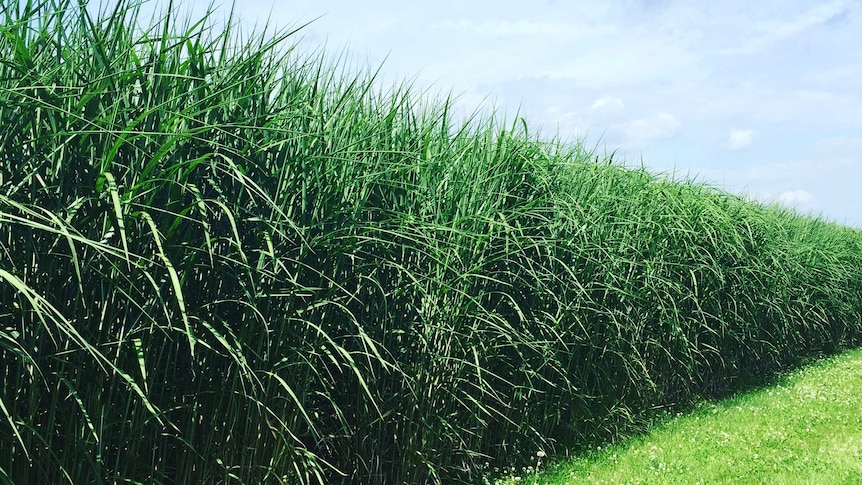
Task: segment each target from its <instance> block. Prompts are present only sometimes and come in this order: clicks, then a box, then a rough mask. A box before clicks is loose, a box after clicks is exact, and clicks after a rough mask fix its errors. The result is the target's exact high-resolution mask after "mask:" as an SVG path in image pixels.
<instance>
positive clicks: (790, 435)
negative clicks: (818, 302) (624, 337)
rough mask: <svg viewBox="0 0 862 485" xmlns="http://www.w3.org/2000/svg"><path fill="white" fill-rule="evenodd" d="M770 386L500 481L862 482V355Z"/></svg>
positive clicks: (785, 376)
mask: <svg viewBox="0 0 862 485" xmlns="http://www.w3.org/2000/svg"><path fill="white" fill-rule="evenodd" d="M763 381H764V379H760V382H763ZM768 381H769V384H768V385H766V386H761V385H759V383H757V382H751V388H749V390H748V392H741V393H737V394H735V395H734V396H733V397H731V398H729V399H726V400H723V401H714V400H707V401H703V402H701V403H700V404H698V405H697V406H696V407H694V408H693V410H692V411H691V412H690V413H687V414H684V415H683V414H676V415H673V416H667V417H666V418H664V419H663V420H660V421H657V422H656V424H655V425H654V426H653V429H652V431H650V432H648V433H646V434H644V435H641V436H637V437H634V438H631V439H629V440H626V441H625V442H623V443H620V444H617V445H613V446H609V447H604V448H602V447H597V448H595V449H593V450H591V451H588V452H585V453H584V454H583V455H582V456H581V457H579V458H575V459H573V460H571V461H563V462H560V463H557V464H554V465H552V466H550V467H549V468H547V470H545V471H544V472H542V473H539V474H532V475H523V476H520V480H517V479H515V478H514V476H517V475H514V476H510V478H508V479H506V480H501V482H502V483H513V482H515V481H518V482H520V483H532V484H537V485H539V484H542V485H552V484H576V483H591V484H619V483H625V484H631V485H635V484H643V485H647V484H693V483H728V484H749V483H773V484H814V483H818V484H820V483H829V484H856V483H862V414H860V413H859V409H862V349H856V350H852V351H848V352H845V353H843V354H841V355H838V356H834V357H831V358H827V359H825V360H824V361H822V362H817V363H815V364H812V365H808V366H805V367H802V368H798V369H796V370H793V371H791V372H788V373H785V374H782V375H780V376H776V377H774V378H772V379H768Z"/></svg>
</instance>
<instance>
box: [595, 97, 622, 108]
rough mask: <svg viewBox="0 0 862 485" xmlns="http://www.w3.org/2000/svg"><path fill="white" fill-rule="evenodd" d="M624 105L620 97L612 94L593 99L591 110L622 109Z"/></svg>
mask: <svg viewBox="0 0 862 485" xmlns="http://www.w3.org/2000/svg"><path fill="white" fill-rule="evenodd" d="M624 107H625V105H624V104H623V100H621V99H620V98H616V97H613V96H603V97H601V98H599V99H597V100H595V101H593V106H592V108H593V110H594V111H597V110H603V111H605V110H606V111H622V110H623V108H624Z"/></svg>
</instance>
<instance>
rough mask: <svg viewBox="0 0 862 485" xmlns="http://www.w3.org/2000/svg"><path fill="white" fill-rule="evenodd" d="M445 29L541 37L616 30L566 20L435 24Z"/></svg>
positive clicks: (609, 27)
mask: <svg viewBox="0 0 862 485" xmlns="http://www.w3.org/2000/svg"><path fill="white" fill-rule="evenodd" d="M435 26H436V27H438V28H441V29H444V30H454V31H458V32H462V33H468V34H473V35H480V36H490V37H508V36H525V35H528V36H541V37H567V38H573V37H592V36H601V35H609V34H612V33H614V32H615V31H616V29H615V28H613V27H611V26H589V25H581V24H571V23H565V22H553V21H546V22H536V21H529V20H517V21H509V20H484V21H475V20H470V19H460V20H446V21H444V22H440V23H438V24H435Z"/></svg>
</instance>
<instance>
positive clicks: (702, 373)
mask: <svg viewBox="0 0 862 485" xmlns="http://www.w3.org/2000/svg"><path fill="white" fill-rule="evenodd" d="M84 4H85V2H76V1H74V2H73V1H68V0H55V1H47V2H36V1H32V0H24V1H20V2H11V4H10V2H6V3H3V4H2V7H0V8H2V10H0V21H2V23H0V126H2V130H0V428H2V429H0V479H2V480H5V481H7V482H12V483H52V484H60V483H119V482H128V483H339V482H345V483H363V484H371V483H400V482H406V483H442V482H445V483H452V482H470V481H476V480H481V479H482V478H483V477H484V476H486V475H487V473H488V471H489V470H493V468H494V467H498V468H499V467H502V466H524V465H528V464H531V463H533V462H534V461H535V459H536V458H537V456H538V455H540V454H544V455H545V456H547V457H553V456H557V455H560V454H565V453H566V452H569V451H572V452H577V451H579V450H586V449H590V447H591V446H593V447H594V446H598V445H601V444H603V443H607V442H609V441H612V440H614V439H619V438H620V437H621V436H626V435H628V434H630V433H632V432H636V431H638V430H642V429H643V427H644V426H645V425H646V424H648V423H649V422H651V421H653V420H654V419H655V417H656V414H657V413H658V410H675V409H686V408H687V407H688V406H690V405H691V404H692V403H696V402H699V401H700V400H702V399H703V398H705V397H707V398H710V397H715V396H723V395H727V394H728V393H730V392H733V391H734V390H736V389H739V387H740V386H741V385H743V384H744V383H746V382H750V381H752V380H757V379H763V378H766V377H768V376H770V375H773V374H774V373H776V372H779V371H781V370H783V369H787V368H790V367H792V366H795V365H797V364H799V363H801V362H804V361H806V360H807V359H810V358H812V357H817V356H822V355H828V354H832V353H835V352H838V351H840V350H842V349H846V348H852V347H855V346H857V345H858V344H859V342H860V337H862V231H860V230H858V229H854V228H849V227H842V226H839V225H837V224H833V223H830V222H827V221H823V220H820V219H817V218H812V217H804V216H800V215H798V214H796V213H794V212H793V211H790V210H788V209H784V208H781V207H778V206H767V205H763V204H760V203H756V202H754V201H750V200H747V199H745V198H742V197H739V196H736V195H733V194H728V193H726V192H723V191H721V190H719V189H716V188H713V187H709V186H705V185H701V184H696V183H693V182H691V181H686V180H671V179H668V178H666V177H662V176H660V175H656V174H652V173H650V172H649V171H647V170H644V169H637V170H633V169H629V168H625V167H624V166H622V165H620V164H618V163H616V162H614V161H612V160H611V157H606V156H603V155H602V154H596V153H593V152H591V151H589V150H587V149H585V148H584V147H583V146H581V145H579V144H563V143H560V142H557V141H554V140H553V139H546V138H543V137H541V136H540V135H539V134H537V133H534V132H532V131H531V130H530V128H529V124H528V122H527V121H526V120H523V119H517V120H513V121H506V120H500V119H494V118H485V117H482V116H479V115H476V116H474V117H472V118H471V119H469V120H466V121H465V120H460V119H457V118H456V117H455V116H454V115H453V113H454V112H456V111H460V110H458V109H456V106H455V105H454V104H453V101H452V100H450V99H436V98H431V97H430V96H429V95H428V94H427V93H424V92H421V91H417V90H416V89H415V88H411V87H409V86H407V85H393V86H384V85H382V83H381V82H380V81H378V80H376V79H375V77H374V74H373V72H359V73H353V72H350V71H348V70H347V69H346V68H345V67H344V66H343V65H341V64H339V63H338V62H337V61H333V60H332V59H329V58H327V57H325V55H323V54H320V55H317V56H314V55H304V54H302V55H301V54H298V53H296V52H295V49H293V48H292V47H291V46H292V45H293V44H292V42H293V40H292V36H293V34H294V33H293V32H290V31H280V32H271V31H270V32H266V31H261V32H259V33H248V32H243V31H240V30H238V29H236V28H235V27H234V25H235V24H233V23H230V22H229V23H228V25H226V26H223V25H216V24H214V22H213V21H212V20H211V17H205V18H203V19H189V18H174V17H172V16H171V15H172V14H174V12H176V11H177V9H176V8H171V9H168V10H167V11H166V12H165V13H164V14H163V15H162V16H159V17H157V18H154V19H143V18H140V17H139V15H140V11H141V10H140V5H139V4H137V3H135V2H131V1H121V2H119V4H118V5H117V7H116V8H115V9H111V10H107V11H103V12H102V13H101V14H99V15H91V14H88V13H87V10H86V9H85V8H83V5H84ZM175 7H176V6H175ZM136 26H141V27H140V28H138V27H136Z"/></svg>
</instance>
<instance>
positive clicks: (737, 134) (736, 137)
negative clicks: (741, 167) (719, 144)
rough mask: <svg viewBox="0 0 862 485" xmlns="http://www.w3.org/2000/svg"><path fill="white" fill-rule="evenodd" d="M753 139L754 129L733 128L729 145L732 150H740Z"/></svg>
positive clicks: (728, 141)
mask: <svg viewBox="0 0 862 485" xmlns="http://www.w3.org/2000/svg"><path fill="white" fill-rule="evenodd" d="M753 139H754V131H753V130H732V131H731V132H730V136H729V137H728V140H727V145H728V147H730V149H731V150H740V149H742V148H745V147H747V146H748V145H751V141H752V140H753Z"/></svg>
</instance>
